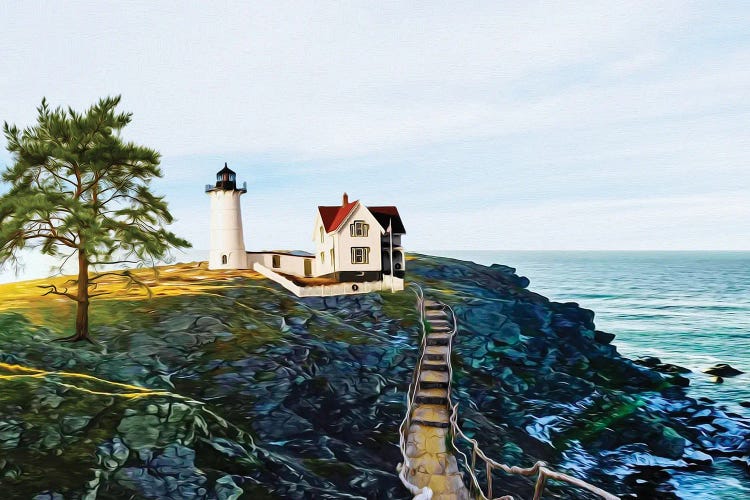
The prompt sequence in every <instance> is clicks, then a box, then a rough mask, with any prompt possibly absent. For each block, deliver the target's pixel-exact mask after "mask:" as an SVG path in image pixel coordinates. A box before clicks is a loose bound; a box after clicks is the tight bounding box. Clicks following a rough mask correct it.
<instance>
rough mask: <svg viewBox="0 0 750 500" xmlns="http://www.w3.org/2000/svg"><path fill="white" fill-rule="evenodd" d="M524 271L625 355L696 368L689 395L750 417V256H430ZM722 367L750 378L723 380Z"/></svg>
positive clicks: (478, 253) (541, 290)
mask: <svg viewBox="0 0 750 500" xmlns="http://www.w3.org/2000/svg"><path fill="white" fill-rule="evenodd" d="M425 253H431V254H435V255H443V256H446V257H454V258H458V259H463V260H470V261H474V262H476V263H479V264H486V265H489V264H492V263H498V264H504V265H508V266H511V267H514V268H516V272H517V273H518V274H519V275H523V276H526V277H527V278H529V279H530V280H531V285H530V286H529V289H530V290H533V291H535V292H537V293H540V294H542V295H544V296H546V297H549V298H550V299H551V300H554V301H558V302H577V303H579V304H580V305H581V306H582V307H585V308H587V309H591V310H593V311H594V312H595V313H596V317H595V323H596V326H597V328H598V329H600V330H604V331H607V332H610V333H614V334H615V335H616V338H615V340H614V342H613V344H614V345H615V346H617V349H618V351H619V352H620V353H622V354H623V355H625V356H628V357H631V358H636V357H639V356H656V357H658V358H660V359H661V360H662V362H667V363H674V364H677V365H680V366H684V367H686V368H689V369H690V370H692V374H689V375H688V376H689V378H690V387H689V388H688V390H687V394H688V395H689V396H691V397H694V398H698V397H707V398H710V399H712V400H714V401H715V402H716V404H717V405H718V406H719V407H724V408H726V409H727V410H730V411H734V412H737V413H740V414H742V415H748V414H750V409H748V408H743V407H741V406H740V404H739V403H740V402H742V401H746V402H750V252H586V251H581V252H563V251H547V252H532V251H446V250H441V251H432V252H425ZM716 363H728V364H730V365H732V366H733V367H735V368H737V369H739V370H742V371H744V372H746V373H745V374H743V375H739V376H736V377H725V378H724V382H723V383H720V384H719V383H716V382H714V381H713V377H711V376H709V375H707V374H704V373H702V371H703V370H705V369H706V368H709V367H711V366H713V365H714V364H716Z"/></svg>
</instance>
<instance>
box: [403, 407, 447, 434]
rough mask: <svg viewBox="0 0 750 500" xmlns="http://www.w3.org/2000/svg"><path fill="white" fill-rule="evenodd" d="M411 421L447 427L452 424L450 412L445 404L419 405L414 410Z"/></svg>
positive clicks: (429, 425) (430, 425)
mask: <svg viewBox="0 0 750 500" xmlns="http://www.w3.org/2000/svg"><path fill="white" fill-rule="evenodd" d="M411 423H412V424H421V425H426V426H428V427H439V428H441V429H446V428H448V427H449V426H450V413H449V412H448V408H446V407H445V406H440V405H422V406H418V407H416V408H414V410H413V411H412V414H411Z"/></svg>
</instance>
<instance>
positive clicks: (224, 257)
mask: <svg viewBox="0 0 750 500" xmlns="http://www.w3.org/2000/svg"><path fill="white" fill-rule="evenodd" d="M221 263H222V264H226V263H227V256H226V255H222V256H221Z"/></svg>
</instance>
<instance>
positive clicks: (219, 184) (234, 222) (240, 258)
mask: <svg viewBox="0 0 750 500" xmlns="http://www.w3.org/2000/svg"><path fill="white" fill-rule="evenodd" d="M206 192H207V193H208V196H209V197H210V198H211V250H210V252H209V255H208V268H209V269H247V254H246V253H245V239H244V236H243V235H242V212H241V210H240V196H242V195H243V194H245V193H247V183H243V185H242V187H241V188H238V187H237V174H235V173H234V172H233V171H232V170H230V169H229V167H227V164H226V163H225V164H224V168H223V169H221V170H220V171H219V172H217V173H216V185H215V186H212V185H210V184H208V185H207V186H206Z"/></svg>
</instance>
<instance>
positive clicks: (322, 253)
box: [320, 252, 326, 264]
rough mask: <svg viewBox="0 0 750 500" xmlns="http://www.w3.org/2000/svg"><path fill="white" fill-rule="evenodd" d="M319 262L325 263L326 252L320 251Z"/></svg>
mask: <svg viewBox="0 0 750 500" xmlns="http://www.w3.org/2000/svg"><path fill="white" fill-rule="evenodd" d="M320 263H321V264H325V263H326V253H325V252H320Z"/></svg>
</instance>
